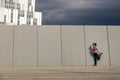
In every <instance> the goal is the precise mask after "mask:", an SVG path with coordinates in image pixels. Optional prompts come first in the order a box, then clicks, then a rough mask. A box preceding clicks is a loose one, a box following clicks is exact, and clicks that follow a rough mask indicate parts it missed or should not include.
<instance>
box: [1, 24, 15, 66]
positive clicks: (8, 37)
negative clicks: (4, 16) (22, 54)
mask: <svg viewBox="0 0 120 80" xmlns="http://www.w3.org/2000/svg"><path fill="white" fill-rule="evenodd" d="M12 52H13V26H5V25H0V66H1V67H11V66H12V55H13V54H12Z"/></svg>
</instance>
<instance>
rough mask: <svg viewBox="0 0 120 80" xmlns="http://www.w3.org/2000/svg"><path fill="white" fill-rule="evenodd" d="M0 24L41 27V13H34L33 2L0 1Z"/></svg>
mask: <svg viewBox="0 0 120 80" xmlns="http://www.w3.org/2000/svg"><path fill="white" fill-rule="evenodd" d="M0 24H8V25H41V24H42V13H41V12H35V0H0Z"/></svg>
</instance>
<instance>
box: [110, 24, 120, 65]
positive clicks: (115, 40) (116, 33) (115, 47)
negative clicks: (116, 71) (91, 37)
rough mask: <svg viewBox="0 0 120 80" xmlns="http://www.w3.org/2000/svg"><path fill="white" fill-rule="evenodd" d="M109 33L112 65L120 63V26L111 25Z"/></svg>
mask: <svg viewBox="0 0 120 80" xmlns="http://www.w3.org/2000/svg"><path fill="white" fill-rule="evenodd" d="M108 35H109V47H110V61H111V65H112V66H114V65H120V26H109V27H108Z"/></svg>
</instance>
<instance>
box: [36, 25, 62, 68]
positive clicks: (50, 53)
mask: <svg viewBox="0 0 120 80" xmlns="http://www.w3.org/2000/svg"><path fill="white" fill-rule="evenodd" d="M38 66H61V40H60V27H59V26H49V27H47V26H42V27H38Z"/></svg>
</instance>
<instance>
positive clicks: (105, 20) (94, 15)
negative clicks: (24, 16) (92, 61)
mask: <svg viewBox="0 0 120 80" xmlns="http://www.w3.org/2000/svg"><path fill="white" fill-rule="evenodd" d="M36 11H41V12H43V24H44V25H58V24H61V25H84V24H86V25H88V24H91V25H94V24H98V25H119V24H120V0H36Z"/></svg>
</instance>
